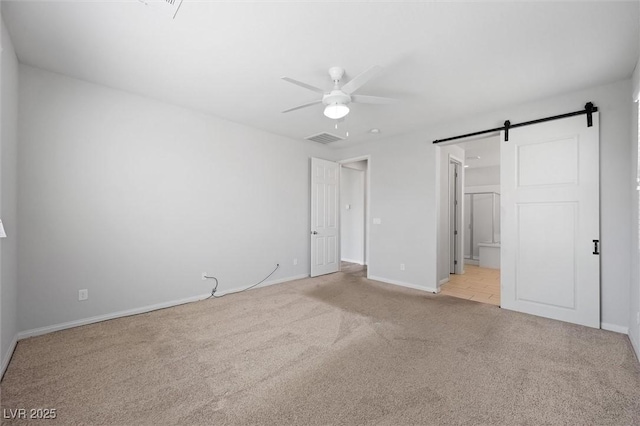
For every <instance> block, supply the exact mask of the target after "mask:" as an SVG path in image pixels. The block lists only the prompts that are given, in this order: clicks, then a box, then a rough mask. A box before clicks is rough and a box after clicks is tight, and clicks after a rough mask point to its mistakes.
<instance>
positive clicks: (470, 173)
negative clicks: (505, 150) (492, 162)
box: [464, 166, 500, 186]
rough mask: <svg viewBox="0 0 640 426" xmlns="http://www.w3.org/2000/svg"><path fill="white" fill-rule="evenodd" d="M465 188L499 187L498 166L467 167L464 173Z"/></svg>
mask: <svg viewBox="0 0 640 426" xmlns="http://www.w3.org/2000/svg"><path fill="white" fill-rule="evenodd" d="M464 181H465V186H486V185H500V166H491V167H469V168H467V169H465V171H464Z"/></svg>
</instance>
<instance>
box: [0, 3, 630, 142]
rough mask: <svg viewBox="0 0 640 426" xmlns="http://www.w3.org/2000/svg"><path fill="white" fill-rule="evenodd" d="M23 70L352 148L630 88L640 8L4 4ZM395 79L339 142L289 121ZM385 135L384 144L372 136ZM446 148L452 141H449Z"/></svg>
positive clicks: (357, 111) (318, 115)
mask: <svg viewBox="0 0 640 426" xmlns="http://www.w3.org/2000/svg"><path fill="white" fill-rule="evenodd" d="M2 3H3V4H2V14H3V17H4V18H3V19H4V21H5V23H6V24H7V26H8V28H9V31H10V34H11V37H12V40H13V43H14V45H15V48H16V51H17V54H18V58H19V60H20V61H21V62H23V63H26V64H29V65H34V66H37V67H41V68H44V69H48V70H51V71H55V72H59V73H63V74H68V75H70V76H74V77H77V78H80V79H84V80H88V81H92V82H96V83H100V84H104V85H107V86H110V87H115V88H119V89H123V90H126V91H130V92H133V93H139V94H142V95H146V96H149V97H152V98H156V99H160V100H164V101H167V102H171V103H174V104H178V105H183V106H186V107H190V108H195V109H197V110H201V111H207V112H209V113H211V114H214V115H217V116H220V117H224V118H226V119H228V120H232V121H235V122H239V123H243V124H246V125H248V126H252V127H256V128H259V129H263V130H266V131H268V132H272V133H276V134H280V135H284V136H288V137H291V138H297V139H300V138H303V137H305V136H309V135H312V134H316V133H319V132H323V131H327V132H334V133H337V134H339V135H344V132H345V131H347V130H348V131H349V135H350V136H349V139H348V141H346V142H336V143H334V144H333V145H334V146H345V145H347V144H353V143H357V142H363V141H367V140H372V139H375V138H380V137H385V136H389V135H393V134H399V133H406V132H410V131H415V130H418V129H424V128H426V127H428V126H429V125H432V124H434V123H436V122H440V121H443V120H448V119H453V118H455V117H460V116H465V115H471V114H473V113H475V112H478V111H485V110H492V109H497V108H502V107H505V106H508V105H512V104H518V103H522V102H527V101H531V100H536V99H542V98H545V97H549V96H553V95H555V94H558V93H564V92H569V91H572V90H577V89H581V88H585V87H589V86H593V85H598V84H603V83H608V82H612V81H616V80H620V79H622V78H627V77H629V76H630V75H631V73H632V71H633V67H634V64H635V62H636V60H637V59H638V49H639V42H638V39H639V29H638V18H639V10H638V9H639V7H638V2H637V1H633V2H610V1H607V2H604V1H602V2H594V1H590V2H562V3H558V2H539V3H535V2H522V1H517V2H510V3H506V2H477V1H476V2H465V3H462V2H442V1H439V2H399V1H395V2H344V1H343V2H316V1H298V2H293V1H287V2H282V1H280V2H266V1H254V2H220V1H215V2H214V1H210V2H206V1H193V0H184V1H183V4H182V6H181V7H180V10H179V11H178V13H177V15H176V18H175V19H174V20H171V19H170V18H167V17H166V16H164V15H162V14H160V13H158V12H157V11H154V10H152V9H150V8H148V7H146V6H145V5H143V4H142V3H140V2H138V1H137V0H124V1H96V0H93V1H83V2H69V1H64V2H63V1H46V2H34V1H17V2H12V1H6V0H5V1H3V2H2ZM334 65H339V66H342V67H344V68H345V69H346V72H347V75H346V78H347V79H348V78H350V77H353V76H355V75H357V74H358V73H360V72H362V71H364V70H365V69H367V68H369V67H370V66H372V65H380V66H382V67H384V71H383V73H382V74H381V75H379V77H378V78H376V79H375V80H374V81H371V82H370V83H369V84H367V85H366V86H364V87H363V88H362V89H361V90H359V91H358V92H357V93H359V94H368V95H378V96H389V97H395V98H398V99H399V100H400V102H399V103H398V104H395V105H362V104H356V105H353V106H352V109H351V113H350V114H349V116H348V117H347V119H346V121H345V122H344V123H342V124H340V128H339V130H338V131H337V132H336V131H335V130H334V128H333V126H334V124H335V123H334V122H333V121H332V120H330V119H328V118H326V117H324V116H323V114H322V106H321V105H316V106H315V107H311V108H307V109H303V110H298V111H294V112H291V113H288V114H282V113H281V112H280V111H282V110H284V109H287V108H290V107H294V106H296V105H299V104H302V103H305V102H310V101H312V100H314V99H316V94H314V93H313V92H311V91H307V90H305V89H302V88H300V87H297V86H294V85H292V84H289V83H286V82H284V81H282V80H281V79H280V77H282V76H288V77H291V78H294V79H298V80H302V81H305V82H308V83H310V84H313V85H316V86H319V87H322V88H326V89H329V88H330V87H331V82H330V80H329V77H328V74H327V69H328V68H329V67H330V66H334ZM373 127H376V128H379V129H380V130H381V133H380V134H379V135H373V134H371V133H368V132H367V131H368V130H369V129H371V128H373ZM444 136H446V135H444Z"/></svg>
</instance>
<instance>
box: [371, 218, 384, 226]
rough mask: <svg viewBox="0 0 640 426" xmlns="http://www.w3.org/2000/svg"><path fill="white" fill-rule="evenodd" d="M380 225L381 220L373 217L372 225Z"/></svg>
mask: <svg viewBox="0 0 640 426" xmlns="http://www.w3.org/2000/svg"><path fill="white" fill-rule="evenodd" d="M381 223H382V219H380V218H379V217H374V218H373V224H374V225H380V224H381Z"/></svg>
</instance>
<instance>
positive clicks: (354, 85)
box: [282, 65, 396, 120]
mask: <svg viewBox="0 0 640 426" xmlns="http://www.w3.org/2000/svg"><path fill="white" fill-rule="evenodd" d="M380 71H382V68H380V67H379V66H377V65H374V66H372V67H371V68H369V69H368V70H366V71H364V72H362V73H360V74H358V75H357V76H355V77H354V78H352V79H351V80H349V81H348V82H346V83H344V84H343V85H342V86H341V85H340V80H342V77H343V76H344V69H343V68H342V67H331V68H329V76H330V77H331V80H333V90H331V91H330V92H325V91H324V90H322V89H320V88H319V87H315V86H312V85H310V84H307V83H303V82H302V81H298V80H294V79H293V78H289V77H282V79H283V80H284V81H288V82H289V83H293V84H295V85H297V86H300V87H304V88H305V89H309V90H311V91H313V92H316V93H320V94H322V99H319V100H316V101H313V102H309V103H306V104H303V105H298V106H297V107H293V108H289V109H287V110H285V111H282V112H283V113H285V112H291V111H295V110H297V109H302V108H306V107H310V106H313V105H317V104H324V105H325V108H324V115H326V116H327V117H329V118H332V119H334V120H338V119H340V118H343V117H345V116H346V115H347V114H349V106H348V104H349V103H360V104H390V103H393V102H395V101H396V100H395V99H391V98H383V97H380V96H367V95H354V94H353V93H354V92H355V91H356V90H358V89H359V88H360V87H362V86H363V85H364V84H365V83H367V82H368V81H369V80H371V79H372V78H373V77H375V76H376V75H377V74H378V73H379V72H380Z"/></svg>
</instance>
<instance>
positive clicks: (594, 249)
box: [593, 240, 600, 255]
mask: <svg viewBox="0 0 640 426" xmlns="http://www.w3.org/2000/svg"><path fill="white" fill-rule="evenodd" d="M598 244H600V240H593V254H598V255H599V254H600V250H599V247H598Z"/></svg>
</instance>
